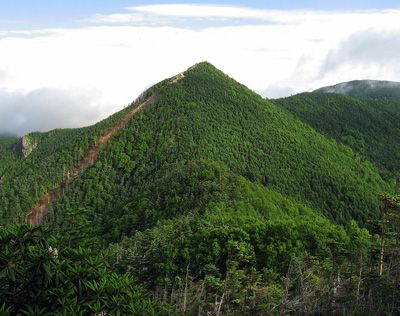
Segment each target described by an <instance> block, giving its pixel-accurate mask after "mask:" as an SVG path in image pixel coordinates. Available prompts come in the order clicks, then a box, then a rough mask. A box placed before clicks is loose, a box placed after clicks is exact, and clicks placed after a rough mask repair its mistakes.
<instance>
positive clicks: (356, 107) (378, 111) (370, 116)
mask: <svg viewBox="0 0 400 316" xmlns="http://www.w3.org/2000/svg"><path fill="white" fill-rule="evenodd" d="M274 102H275V104H277V105H278V106H280V107H282V108H284V109H285V110H287V111H289V112H290V113H292V114H294V115H295V116H296V117H297V118H299V119H300V120H302V121H304V122H305V123H307V124H310V125H311V126H312V127H314V128H315V129H316V130H317V131H319V132H321V133H322V134H324V135H326V136H329V137H332V138H334V139H336V140H337V141H338V142H341V143H343V144H345V145H347V146H349V147H351V148H352V149H353V150H354V152H356V153H358V154H360V155H361V156H363V157H365V158H368V159H369V160H370V161H372V162H373V163H374V164H375V165H376V166H377V167H378V168H379V170H380V171H381V173H382V175H384V177H385V178H388V179H397V181H398V180H399V176H400V98H398V99H392V100H390V101H389V100H378V99H372V98H363V99H355V98H352V97H347V96H343V95H339V94H330V93H329V94H324V93H316V92H315V93H302V94H299V95H296V96H293V97H288V98H283V99H277V100H274Z"/></svg>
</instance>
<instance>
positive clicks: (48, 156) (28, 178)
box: [0, 109, 127, 223]
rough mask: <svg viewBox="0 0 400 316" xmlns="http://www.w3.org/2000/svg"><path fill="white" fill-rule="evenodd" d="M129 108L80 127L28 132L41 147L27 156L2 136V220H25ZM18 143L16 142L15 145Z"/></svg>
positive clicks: (0, 147)
mask: <svg viewBox="0 0 400 316" xmlns="http://www.w3.org/2000/svg"><path fill="white" fill-rule="evenodd" d="M126 111H127V109H125V110H123V111H121V112H118V113H116V114H114V115H112V116H111V117H109V118H108V119H106V120H104V121H102V122H100V123H97V124H95V125H93V126H90V127H85V128H79V129H57V130H53V131H50V132H47V133H31V134H29V135H28V137H29V139H30V140H31V142H32V143H37V148H35V149H34V150H33V152H32V153H31V154H30V155H29V156H28V157H26V158H25V159H16V158H17V157H21V153H20V150H19V149H18V146H17V145H16V144H17V143H18V142H17V141H15V140H14V139H11V140H7V139H0V154H1V155H2V156H1V157H3V155H4V156H5V158H6V159H5V160H3V159H2V160H1V163H0V174H1V171H2V170H5V169H7V172H4V174H2V178H1V181H2V182H3V183H6V184H7V185H1V186H0V201H1V202H0V223H12V222H16V221H19V222H21V221H22V220H23V217H24V215H25V214H26V213H27V212H28V211H29V210H30V209H31V207H32V206H33V205H34V204H35V203H36V202H37V201H38V200H39V198H40V197H41V196H42V195H44V194H45V193H46V192H47V191H48V190H49V189H50V188H52V187H53V185H54V184H55V183H57V182H59V181H62V180H63V179H64V178H65V177H66V172H67V170H70V169H71V168H72V167H73V166H74V165H75V164H76V163H77V162H78V161H79V159H81V158H82V157H83V156H84V155H85V153H86V152H87V151H88V150H89V148H90V147H91V146H93V145H94V144H95V142H96V140H97V139H98V138H99V137H100V136H101V135H103V134H105V133H106V132H107V131H108V130H109V129H110V127H112V126H113V125H114V124H115V123H116V122H117V121H118V120H119V119H121V117H122V116H123V115H124V114H125V113H126ZM14 143H15V145H14Z"/></svg>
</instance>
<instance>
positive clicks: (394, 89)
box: [314, 80, 400, 99]
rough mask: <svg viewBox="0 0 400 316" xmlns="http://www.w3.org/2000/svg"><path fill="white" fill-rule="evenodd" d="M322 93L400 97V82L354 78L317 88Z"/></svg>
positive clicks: (358, 96) (369, 96)
mask: <svg viewBox="0 0 400 316" xmlns="http://www.w3.org/2000/svg"><path fill="white" fill-rule="evenodd" d="M314 92H320V93H339V94H344V95H348V96H351V97H357V98H364V97H368V98H376V99H380V98H392V97H396V98H399V97H400V82H395V81H380V80H354V81H349V82H343V83H339V84H336V85H333V86H328V87H323V88H319V89H317V90H315V91H314Z"/></svg>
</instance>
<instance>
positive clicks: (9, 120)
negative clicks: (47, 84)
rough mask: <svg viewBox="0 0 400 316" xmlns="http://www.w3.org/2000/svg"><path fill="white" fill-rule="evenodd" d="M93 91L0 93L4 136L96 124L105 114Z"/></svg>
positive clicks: (41, 90) (0, 122) (45, 89)
mask: <svg viewBox="0 0 400 316" xmlns="http://www.w3.org/2000/svg"><path fill="white" fill-rule="evenodd" d="M96 98H97V95H96V93H95V92H93V91H77V90H73V91H69V90H58V89H50V88H43V89H38V90H33V91H31V92H29V93H26V94H25V93H19V92H14V93H10V92H6V91H1V90H0V135H7V134H10V135H19V136H21V135H24V134H27V133H28V132H30V131H36V130H40V131H48V130H51V129H55V128H58V127H60V126H62V127H80V126H84V125H87V124H90V123H95V122H96V121H97V120H99V119H100V118H101V112H100V110H99V107H97V104H95V103H94V101H93V100H95V99H96Z"/></svg>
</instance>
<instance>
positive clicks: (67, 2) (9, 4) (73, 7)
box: [0, 0, 400, 29]
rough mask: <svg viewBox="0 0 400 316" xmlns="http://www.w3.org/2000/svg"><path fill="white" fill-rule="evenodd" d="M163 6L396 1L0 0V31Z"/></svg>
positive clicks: (394, 3) (388, 3) (374, 5)
mask: <svg viewBox="0 0 400 316" xmlns="http://www.w3.org/2000/svg"><path fill="white" fill-rule="evenodd" d="M164 3H203V4H224V5H235V6H246V7H253V8H262V9H283V10H295V9H307V10H308V9H311V10H368V9H394V8H400V1H398V0H380V1H377V0H352V1H349V0H347V1H346V0H336V1H318V0H301V1H293V0H274V1H271V0H270V1H268V0H247V1H243V0H228V1H226V0H225V1H224V0H220V1H215V0H214V1H209V0H204V1H183V0H174V1H170V0H169V1H168V0H149V1H134V0H131V1H129V0H107V1H106V0H63V1H60V0H0V29H27V28H29V29H34V28H43V27H75V26H79V25H82V24H83V22H82V20H84V19H85V18H87V17H89V16H91V15H93V14H96V13H100V14H109V13H123V12H124V8H125V7H128V6H138V5H149V4H164Z"/></svg>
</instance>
